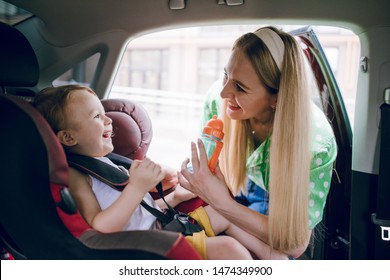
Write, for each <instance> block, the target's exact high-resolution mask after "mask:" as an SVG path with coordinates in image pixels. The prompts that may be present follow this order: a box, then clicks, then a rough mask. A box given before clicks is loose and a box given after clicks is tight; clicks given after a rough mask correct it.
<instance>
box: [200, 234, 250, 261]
mask: <svg viewBox="0 0 390 280" xmlns="http://www.w3.org/2000/svg"><path fill="white" fill-rule="evenodd" d="M206 248H207V249H206V253H207V258H208V259H209V260H252V256H251V254H250V253H249V251H248V250H247V249H246V248H245V247H244V246H243V245H242V244H241V243H240V242H238V241H237V240H235V239H234V238H232V237H230V236H226V235H225V236H215V237H208V238H206Z"/></svg>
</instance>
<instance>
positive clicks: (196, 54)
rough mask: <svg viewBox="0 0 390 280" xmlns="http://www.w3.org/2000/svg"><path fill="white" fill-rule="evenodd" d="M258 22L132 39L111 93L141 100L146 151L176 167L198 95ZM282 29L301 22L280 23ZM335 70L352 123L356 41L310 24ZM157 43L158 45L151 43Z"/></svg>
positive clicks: (191, 129) (196, 118) (193, 123)
mask: <svg viewBox="0 0 390 280" xmlns="http://www.w3.org/2000/svg"><path fill="white" fill-rule="evenodd" d="M259 27H260V26H259V25H236V26H202V27H191V28H183V29H176V30H169V31H163V32H158V33H153V34H149V35H145V36H142V37H140V38H137V39H135V40H133V41H131V42H130V43H129V45H128V47H127V50H126V52H125V55H124V56H123V59H122V62H121V65H120V68H119V71H118V73H117V75H116V79H115V82H114V86H113V88H112V90H111V94H110V98H129V99H131V100H133V101H137V102H140V103H141V104H142V105H143V106H144V107H145V108H146V110H147V111H148V113H149V115H150V117H151V120H152V124H153V141H152V143H151V146H150V149H149V151H148V156H149V157H151V158H152V159H153V160H155V161H157V162H160V163H164V164H168V165H170V166H172V167H175V168H180V164H181V163H182V161H183V160H184V158H185V157H188V156H189V155H190V142H191V141H194V140H196V138H197V137H198V136H199V132H200V129H201V128H200V118H201V116H202V107H203V100H204V98H205V96H206V92H207V90H208V89H209V87H210V86H211V85H212V84H213V83H214V82H215V81H216V80H218V79H219V78H221V77H222V74H223V68H224V66H225V64H226V63H227V61H228V58H229V55H230V50H231V47H232V45H233V42H234V40H235V39H236V38H238V37H239V36H240V35H242V34H243V33H246V32H252V31H254V30H256V29H257V28H259ZM279 27H280V28H282V29H283V30H284V31H290V30H293V29H297V28H299V27H301V26H279ZM314 31H315V32H316V34H317V36H318V39H319V40H320V42H321V44H322V47H323V48H324V51H325V53H326V55H327V56H328V60H329V63H330V65H331V67H332V69H333V71H334V74H335V77H336V80H337V82H338V84H339V87H340V89H341V92H342V95H343V97H344V98H345V99H346V107H347V111H348V114H349V117H350V121H351V126H353V110H354V99H355V92H356V79H357V72H358V61H359V59H358V55H359V49H360V46H359V41H358V38H357V36H355V35H354V34H353V33H352V32H350V31H348V30H341V29H339V28H333V27H314ZM156 42H158V44H156Z"/></svg>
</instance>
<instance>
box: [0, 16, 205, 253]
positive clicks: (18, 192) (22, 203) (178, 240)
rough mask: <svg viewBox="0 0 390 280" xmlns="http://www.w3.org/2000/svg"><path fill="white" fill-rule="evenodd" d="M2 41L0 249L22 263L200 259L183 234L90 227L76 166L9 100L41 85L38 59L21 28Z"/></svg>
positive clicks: (41, 124)
mask: <svg viewBox="0 0 390 280" xmlns="http://www.w3.org/2000/svg"><path fill="white" fill-rule="evenodd" d="M0 36H1V40H2V42H3V43H2V44H0V87H1V91H0V129H1V131H2V137H1V140H0V154H1V161H2V165H1V168H0V247H3V248H5V249H6V250H7V252H8V253H10V254H11V255H12V256H13V258H15V259H42V260H46V259H90V260H93V259H167V258H168V259H200V256H199V254H198V253H197V252H196V251H195V250H194V249H193V248H192V247H191V246H190V245H189V244H188V243H187V241H186V240H185V238H184V237H183V236H182V235H180V234H176V233H171V232H162V231H129V232H118V233H112V234H102V233H100V232H97V231H95V230H92V229H91V228H90V227H89V226H88V225H87V224H86V222H85V221H84V220H83V219H82V217H81V216H80V214H79V213H78V212H77V211H75V208H74V207H72V203H71V199H70V198H69V195H68V194H67V192H66V190H67V184H68V164H67V162H66V158H65V154H64V151H63V148H62V147H61V145H60V143H59V142H58V140H57V138H56V137H55V135H54V133H53V132H52V130H51V128H50V127H49V125H48V124H47V122H46V121H45V120H44V119H43V117H42V116H41V115H40V114H39V112H37V111H36V110H35V108H33V107H32V106H31V105H30V104H29V103H28V102H26V101H24V100H22V99H21V98H19V97H15V96H10V95H6V94H5V93H6V92H12V94H15V95H18V93H20V92H22V93H24V92H25V91H24V90H20V89H19V88H18V87H27V86H28V87H31V86H35V85H36V84H37V82H38V79H39V64H38V60H37V58H36V57H35V53H34V51H33V49H32V47H31V45H30V44H29V42H28V40H27V39H26V38H25V37H24V35H23V34H22V33H21V32H20V31H18V30H17V29H16V28H14V27H11V26H8V25H6V24H3V23H0ZM73 206H74V205H73Z"/></svg>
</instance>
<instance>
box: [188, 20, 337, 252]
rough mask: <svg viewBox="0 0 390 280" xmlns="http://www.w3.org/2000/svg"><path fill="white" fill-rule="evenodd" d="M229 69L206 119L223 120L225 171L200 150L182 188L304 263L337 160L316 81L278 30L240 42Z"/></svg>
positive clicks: (290, 39)
mask: <svg viewBox="0 0 390 280" xmlns="http://www.w3.org/2000/svg"><path fill="white" fill-rule="evenodd" d="M224 70H225V73H224V74H225V75H224V79H223V83H222V88H221V89H220V90H219V91H216V92H217V93H218V94H219V95H220V98H222V102H220V98H219V97H218V96H213V95H210V96H209V100H208V102H207V105H206V106H205V119H206V120H207V119H209V118H211V116H212V115H213V114H218V115H219V116H220V117H221V118H222V119H223V121H224V125H225V126H224V132H225V139H224V148H223V151H222V154H221V157H220V163H219V167H220V168H217V170H216V174H212V173H211V172H210V171H209V170H208V168H207V160H206V154H205V152H204V147H203V145H202V142H201V141H198V149H199V156H198V153H197V147H196V145H195V144H194V143H192V158H191V161H192V166H193V169H194V171H193V172H189V171H188V170H187V168H186V166H187V163H188V162H189V159H187V160H185V161H184V162H183V165H182V170H181V174H182V175H183V176H181V177H180V182H181V184H182V185H183V186H184V187H186V188H187V189H189V190H191V191H192V192H194V193H196V194H197V195H199V196H200V197H201V198H202V199H204V200H205V201H206V202H207V203H209V204H210V205H211V206H212V207H213V208H214V209H215V210H216V211H218V212H219V213H220V214H222V215H223V216H224V217H225V218H227V219H228V220H229V221H230V222H232V223H233V224H235V225H237V226H238V227H240V228H242V229H244V230H245V231H247V232H249V233H251V234H252V235H254V236H255V237H257V238H258V239H259V240H261V241H262V242H264V243H265V244H266V245H267V246H268V248H269V249H270V250H269V251H270V252H275V251H278V252H280V253H282V254H284V255H285V256H286V257H287V256H288V257H290V258H291V257H294V258H296V257H298V256H300V255H301V254H303V253H304V251H305V250H306V248H307V246H308V243H309V240H310V236H311V233H312V230H313V229H314V227H315V226H316V225H317V224H318V223H319V222H320V221H321V220H322V215H323V209H324V206H325V202H326V197H327V194H328V192H329V187H330V183H331V176H332V169H333V163H334V161H335V159H336V156H337V146H336V141H335V138H334V134H333V132H332V129H331V126H330V124H329V122H328V121H327V119H326V117H325V116H324V114H323V113H322V111H321V110H320V109H319V108H318V107H317V106H316V105H314V104H313V103H312V102H311V96H312V95H313V93H315V91H316V90H317V89H316V86H315V83H314V80H313V77H312V75H311V74H310V72H309V70H308V67H307V62H306V60H305V58H304V55H303V53H302V51H301V49H300V47H299V44H298V43H297V41H296V40H295V39H294V38H293V37H292V36H291V35H289V34H287V33H285V32H282V31H280V30H278V29H276V28H274V27H265V28H261V29H258V30H257V31H255V32H254V33H247V34H244V35H243V36H241V37H240V38H238V39H237V40H236V42H235V43H234V46H233V49H232V53H231V56H230V59H229V61H228V63H227V65H226V67H225V69H224ZM219 103H220V104H221V105H222V106H221V107H220V106H219V105H218V104H219ZM231 194H233V195H234V196H235V197H232V196H231ZM271 255H272V254H271Z"/></svg>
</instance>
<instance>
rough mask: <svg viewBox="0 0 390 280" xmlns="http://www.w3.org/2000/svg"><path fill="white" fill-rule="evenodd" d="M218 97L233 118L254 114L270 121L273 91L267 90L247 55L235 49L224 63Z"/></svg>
mask: <svg viewBox="0 0 390 280" xmlns="http://www.w3.org/2000/svg"><path fill="white" fill-rule="evenodd" d="M221 97H222V98H224V99H226V100H227V108H226V114H227V115H228V116H229V117H230V118H231V119H233V120H246V119H251V118H254V119H255V120H256V121H258V122H261V123H263V124H267V123H270V122H272V120H273V115H274V113H273V109H272V108H275V106H276V99H277V95H271V94H270V93H268V91H267V90H266V88H265V87H264V85H263V84H262V83H261V81H260V80H259V78H258V76H257V74H256V72H255V70H254V68H253V67H252V64H251V63H250V61H249V60H248V58H247V57H246V56H245V55H244V54H242V53H241V52H240V51H239V50H238V49H235V50H234V51H233V52H232V54H231V56H230V59H229V61H228V64H227V66H226V67H225V76H224V79H223V89H222V91H221Z"/></svg>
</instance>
